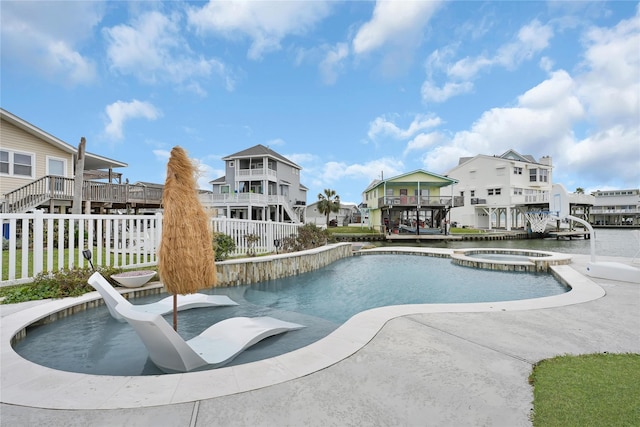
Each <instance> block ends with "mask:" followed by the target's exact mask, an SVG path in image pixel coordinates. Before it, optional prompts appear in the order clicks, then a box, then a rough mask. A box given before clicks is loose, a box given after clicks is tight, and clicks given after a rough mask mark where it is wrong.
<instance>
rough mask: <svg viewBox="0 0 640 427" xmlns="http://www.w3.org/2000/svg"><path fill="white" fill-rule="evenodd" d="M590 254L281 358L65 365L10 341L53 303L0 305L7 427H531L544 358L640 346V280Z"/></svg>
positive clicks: (385, 311)
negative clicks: (614, 272)
mask: <svg viewBox="0 0 640 427" xmlns="http://www.w3.org/2000/svg"><path fill="white" fill-rule="evenodd" d="M598 259H599V260H603V261H617V262H623V263H627V264H631V259H625V258H611V257H598ZM588 261H589V256H588V255H573V263H572V264H570V265H568V266H558V267H557V268H560V269H561V270H562V271H561V275H562V276H563V277H564V278H565V280H567V281H568V282H569V283H570V284H571V286H572V287H573V288H574V290H578V291H579V292H573V291H572V292H569V293H567V294H563V296H558V297H548V298H540V299H536V300H528V301H518V302H504V303H486V304H437V305H435V304H434V305H414V306H395V307H385V308H381V309H376V310H371V311H370V312H365V313H363V314H362V315H357V316H354V318H352V319H351V320H350V321H349V322H347V323H345V325H343V326H342V327H341V328H339V329H338V330H337V331H336V332H335V333H333V334H331V335H330V336H328V337H327V338H325V339H323V340H321V341H319V342H317V343H314V344H312V345H310V346H308V347H305V348H304V349H300V350H297V351H295V352H292V353H289V354H285V355H282V356H280V357H276V358H273V359H269V360H265V361H259V362H254V363H251V364H247V365H239V366H234V367H229V368H222V369H218V370H215V371H205V372H198V373H189V374H176V375H163V376H157V377H151V378H149V377H108V376H92V375H85V374H74V373H67V372H60V371H55V370H52V369H48V368H44V367H39V366H38V365H33V364H31V363H29V362H26V361H24V360H23V359H21V358H20V357H19V356H17V355H15V353H13V354H14V355H15V356H12V355H11V354H10V353H12V351H10V349H9V350H8V349H6V347H7V346H6V343H7V341H6V336H7V335H9V334H10V333H11V329H14V328H15V327H17V326H16V325H18V324H19V323H20V322H21V321H23V320H22V318H23V317H27V316H28V315H30V314H33V311H34V310H35V311H37V310H39V307H45V306H46V305H47V304H49V303H47V302H31V303H24V304H18V305H10V306H0V313H1V314H2V347H3V348H2V350H1V351H2V353H1V356H2V358H1V359H0V370H1V377H0V380H1V384H0V387H1V389H0V392H1V394H0V400H1V402H2V406H1V407H0V420H1V421H0V422H1V423H2V425H12V426H27V425H29V426H31V425H48V426H57V425H60V426H62V425H65V426H66V425H91V426H103V425H104V426H112V425H127V426H130V425H132V426H135V425H140V426H146V425H158V426H164V425H167V426H183V425H184V426H209V425H221V426H245V425H247V426H248V425H251V426H285V425H290V426H297V425H314V426H315V425H322V426H327V425H408V426H411V425H438V426H448V425H452V426H453V425H456V426H457V425H492V426H501V425H505V426H520V425H522V426H525V425H530V424H531V423H530V421H529V415H530V411H531V408H532V404H531V402H532V400H533V393H532V387H531V386H530V385H529V384H528V382H527V378H528V376H529V373H530V372H531V369H532V366H533V364H535V363H536V362H538V361H539V360H541V359H545V358H548V357H553V356H556V355H560V354H566V353H569V354H582V353H602V352H609V353H626V352H632V353H640V332H639V331H640V286H638V285H637V284H633V283H625V282H617V281H611V280H604V279H593V278H589V277H586V276H584V275H583V274H582V273H581V272H584V271H586V265H587V263H588ZM596 284H597V286H596ZM604 294H606V295H604ZM603 295H604V296H603ZM550 299H552V301H549V300H550ZM545 300H546V301H545ZM30 311H31V313H29V312H30Z"/></svg>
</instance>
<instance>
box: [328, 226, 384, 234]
mask: <svg viewBox="0 0 640 427" xmlns="http://www.w3.org/2000/svg"><path fill="white" fill-rule="evenodd" d="M327 231H329V233H331V234H380V232H379V231H377V230H373V229H371V228H368V227H327Z"/></svg>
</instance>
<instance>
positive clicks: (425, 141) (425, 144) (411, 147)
mask: <svg viewBox="0 0 640 427" xmlns="http://www.w3.org/2000/svg"><path fill="white" fill-rule="evenodd" d="M445 142H447V141H446V138H445V137H444V135H442V134H441V133H440V132H431V133H421V134H419V135H416V137H415V138H413V139H412V140H411V141H409V142H408V143H407V147H406V148H405V149H404V153H403V154H404V155H405V156H406V155H407V154H409V153H410V152H411V151H424V150H428V149H429V148H430V147H437V146H438V145H439V144H442V143H445Z"/></svg>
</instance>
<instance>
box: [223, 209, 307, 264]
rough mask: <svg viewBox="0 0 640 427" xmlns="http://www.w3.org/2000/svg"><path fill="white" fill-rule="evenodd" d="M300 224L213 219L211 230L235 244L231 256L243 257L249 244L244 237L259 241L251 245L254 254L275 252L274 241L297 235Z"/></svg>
mask: <svg viewBox="0 0 640 427" xmlns="http://www.w3.org/2000/svg"><path fill="white" fill-rule="evenodd" d="M301 225H302V224H293V223H285V222H272V221H250V220H246V219H228V218H214V219H213V230H214V231H216V232H218V233H223V234H227V235H229V236H231V237H232V238H233V240H234V241H235V243H236V250H235V252H233V253H231V254H230V255H231V256H237V255H244V254H247V253H248V252H249V249H250V248H249V242H248V241H247V238H246V237H245V236H248V235H256V236H258V237H259V239H260V240H258V241H257V242H255V243H253V247H252V249H253V250H254V251H255V253H256V254H258V255H259V254H264V253H270V252H275V251H276V249H277V247H276V240H279V241H282V239H284V238H285V237H290V236H292V235H297V234H298V227H300V226H301Z"/></svg>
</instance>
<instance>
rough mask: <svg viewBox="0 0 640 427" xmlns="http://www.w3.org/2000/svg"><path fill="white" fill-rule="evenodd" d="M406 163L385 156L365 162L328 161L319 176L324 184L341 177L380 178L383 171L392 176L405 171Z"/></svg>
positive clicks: (336, 180)
mask: <svg viewBox="0 0 640 427" xmlns="http://www.w3.org/2000/svg"><path fill="white" fill-rule="evenodd" d="M404 172H405V171H404V165H403V163H402V162H401V161H400V160H397V159H393V158H389V157H385V158H381V159H377V160H373V161H371V162H367V163H364V164H359V163H355V164H347V163H345V162H327V163H325V164H324V166H323V168H322V173H321V176H320V177H319V178H320V180H321V182H323V183H324V185H330V184H334V183H336V182H338V181H340V180H341V179H345V178H349V179H364V180H368V181H369V182H370V181H373V180H374V179H379V178H380V175H381V173H384V175H385V176H387V177H390V176H394V175H399V174H401V173H404Z"/></svg>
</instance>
